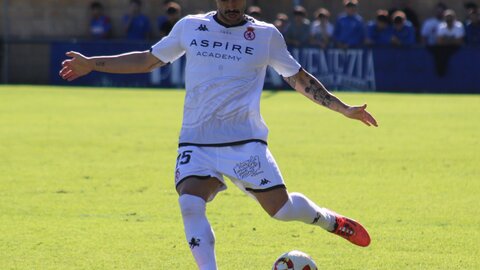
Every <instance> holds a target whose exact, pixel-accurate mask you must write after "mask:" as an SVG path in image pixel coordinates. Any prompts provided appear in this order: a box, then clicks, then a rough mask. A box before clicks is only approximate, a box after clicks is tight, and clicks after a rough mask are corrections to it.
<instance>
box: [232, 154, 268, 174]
mask: <svg viewBox="0 0 480 270" xmlns="http://www.w3.org/2000/svg"><path fill="white" fill-rule="evenodd" d="M261 168H262V165H261V164H260V157H259V156H251V157H250V159H249V160H246V161H243V162H240V163H237V165H235V167H234V168H233V171H234V172H235V174H236V175H237V177H238V178H239V179H245V178H247V177H252V176H257V175H259V174H262V173H263V171H262V170H261Z"/></svg>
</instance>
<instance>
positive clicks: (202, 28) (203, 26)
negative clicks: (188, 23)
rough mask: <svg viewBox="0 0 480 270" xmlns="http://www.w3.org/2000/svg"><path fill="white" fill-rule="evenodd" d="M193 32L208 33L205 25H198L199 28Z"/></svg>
mask: <svg viewBox="0 0 480 270" xmlns="http://www.w3.org/2000/svg"><path fill="white" fill-rule="evenodd" d="M195 31H208V28H207V26H206V25H205V24H200V26H199V27H198V28H197V29H196V30H195Z"/></svg>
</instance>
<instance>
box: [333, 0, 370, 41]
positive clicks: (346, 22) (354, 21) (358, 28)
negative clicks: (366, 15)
mask: <svg viewBox="0 0 480 270" xmlns="http://www.w3.org/2000/svg"><path fill="white" fill-rule="evenodd" d="M357 5H358V0H345V1H344V6H345V13H343V14H342V15H340V16H339V17H338V19H337V22H336V24H335V30H334V34H333V36H334V38H335V41H336V43H337V46H338V47H339V48H349V47H357V46H361V45H362V44H363V43H364V40H365V25H364V22H363V19H362V17H361V16H360V15H358V13H357Z"/></svg>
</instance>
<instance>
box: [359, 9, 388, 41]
mask: <svg viewBox="0 0 480 270" xmlns="http://www.w3.org/2000/svg"><path fill="white" fill-rule="evenodd" d="M392 37H393V29H392V26H391V25H390V17H389V15H388V11H386V10H383V9H380V10H377V17H376V20H375V21H371V22H369V23H368V26H367V38H366V41H365V43H366V44H367V45H374V46H387V45H390V44H391V42H392Z"/></svg>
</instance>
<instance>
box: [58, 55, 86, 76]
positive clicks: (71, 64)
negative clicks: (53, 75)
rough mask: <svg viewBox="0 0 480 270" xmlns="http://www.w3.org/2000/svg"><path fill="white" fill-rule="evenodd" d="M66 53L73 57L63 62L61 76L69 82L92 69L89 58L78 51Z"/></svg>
mask: <svg viewBox="0 0 480 270" xmlns="http://www.w3.org/2000/svg"><path fill="white" fill-rule="evenodd" d="M66 55H67V56H68V57H71V58H70V59H67V60H65V61H63V62H62V69H61V70H60V73H59V74H60V77H62V79H64V80H67V81H69V82H71V81H73V80H75V79H77V78H79V77H82V76H85V75H87V74H88V73H90V72H91V71H92V68H91V67H90V64H89V62H88V58H87V57H85V56H83V55H82V54H80V53H78V52H67V53H66Z"/></svg>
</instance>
